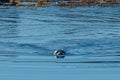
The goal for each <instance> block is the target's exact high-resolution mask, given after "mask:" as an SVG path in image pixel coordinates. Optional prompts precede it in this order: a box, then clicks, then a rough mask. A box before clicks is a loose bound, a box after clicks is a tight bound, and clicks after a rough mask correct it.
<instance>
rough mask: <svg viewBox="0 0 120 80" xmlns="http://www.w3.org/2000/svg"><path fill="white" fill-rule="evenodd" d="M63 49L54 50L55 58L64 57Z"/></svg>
mask: <svg viewBox="0 0 120 80" xmlns="http://www.w3.org/2000/svg"><path fill="white" fill-rule="evenodd" d="M65 54H66V53H65V51H64V50H56V51H54V55H55V56H56V58H64V57H65Z"/></svg>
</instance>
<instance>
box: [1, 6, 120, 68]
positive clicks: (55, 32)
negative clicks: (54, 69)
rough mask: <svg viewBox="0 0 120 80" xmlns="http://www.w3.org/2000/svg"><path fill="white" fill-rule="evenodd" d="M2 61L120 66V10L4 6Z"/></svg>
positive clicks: (2, 8)
mask: <svg viewBox="0 0 120 80" xmlns="http://www.w3.org/2000/svg"><path fill="white" fill-rule="evenodd" d="M56 49H64V50H65V51H66V53H67V54H66V57H65V58H64V59H60V60H59V59H56V58H55V57H54V56H53V54H52V53H53V52H54V51H55V50H56ZM0 61H1V62H4V61H8V62H9V61H10V62H11V61H12V62H36V63H37V62H38V63H39V62H44V63H56V62H58V63H65V64H67V63H71V64H73V65H72V66H74V64H75V63H76V64H81V65H80V66H83V67H84V63H85V64H88V65H87V66H89V65H90V64H91V63H94V65H97V66H99V67H102V66H105V65H103V64H106V66H107V67H119V68H120V64H119V63H120V9H119V7H116V8H95V7H94V8H89V7H86V8H80V7H78V8H60V7H57V6H51V7H47V8H46V7H44V8H29V7H19V8H15V7H1V8H0ZM98 64H102V65H98Z"/></svg>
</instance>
